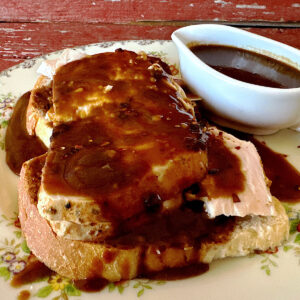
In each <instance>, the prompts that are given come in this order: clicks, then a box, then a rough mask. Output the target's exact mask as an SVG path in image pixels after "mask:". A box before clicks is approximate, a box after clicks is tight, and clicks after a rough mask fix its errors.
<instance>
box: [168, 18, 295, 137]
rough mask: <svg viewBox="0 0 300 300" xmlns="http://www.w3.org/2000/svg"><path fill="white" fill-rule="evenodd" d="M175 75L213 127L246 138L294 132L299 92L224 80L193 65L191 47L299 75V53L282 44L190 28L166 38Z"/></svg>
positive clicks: (236, 32) (226, 29)
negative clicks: (268, 62)
mask: <svg viewBox="0 0 300 300" xmlns="http://www.w3.org/2000/svg"><path fill="white" fill-rule="evenodd" d="M172 40H173V42H174V43H175V45H176V46H177V50H178V55H179V60H180V71H181V75H182V78H183V80H184V81H185V82H186V84H187V85H188V86H189V88H190V89H191V90H192V91H193V92H194V93H196V94H198V95H199V96H200V97H201V98H202V99H203V106H204V108H205V109H207V110H208V112H209V115H210V118H211V119H212V120H213V121H215V122H216V123H218V124H220V125H223V126H227V127H231V128H234V129H237V130H240V131H244V132H248V133H252V134H272V133H274V132H276V131H278V130H280V129H283V128H292V129H294V130H297V131H300V87H297V88H271V87H265V86H260V85H255V84H250V83H246V82H243V81H240V80H237V79H233V78H231V77H229V76H226V75H224V74H222V73H220V72H218V71H216V70H215V69H213V68H211V67H210V66H209V65H207V64H206V63H204V62H203V61H202V60H201V59H199V58H198V57H197V56H196V55H195V54H194V53H193V52H192V51H191V50H190V48H189V47H190V46H192V45H201V44H204V45H225V46H231V47H236V48H242V49H245V50H249V51H252V52H256V53H258V54H262V55H265V56H268V57H271V58H273V59H276V60H279V61H281V62H283V63H285V64H287V65H289V66H292V67H294V68H295V69H297V70H300V51H299V50H297V49H295V48H292V47H290V46H287V45H285V44H282V43H279V42H276V41H273V40H271V39H268V38H265V37H262V36H259V35H257V34H253V33H250V32H247V31H244V30H241V29H237V28H233V27H230V26H225V25H212V24H204V25H193V26H188V27H183V28H180V29H178V30H176V31H175V32H173V34H172Z"/></svg>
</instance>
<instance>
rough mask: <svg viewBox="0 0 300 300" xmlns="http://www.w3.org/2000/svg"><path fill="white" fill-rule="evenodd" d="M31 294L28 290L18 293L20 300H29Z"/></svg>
mask: <svg viewBox="0 0 300 300" xmlns="http://www.w3.org/2000/svg"><path fill="white" fill-rule="evenodd" d="M30 296H31V294H30V292H29V291H28V290H23V291H21V292H20V293H19V295H18V298H17V299H18V300H28V299H29V298H30Z"/></svg>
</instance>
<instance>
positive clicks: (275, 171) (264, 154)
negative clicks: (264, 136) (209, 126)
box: [224, 128, 300, 203]
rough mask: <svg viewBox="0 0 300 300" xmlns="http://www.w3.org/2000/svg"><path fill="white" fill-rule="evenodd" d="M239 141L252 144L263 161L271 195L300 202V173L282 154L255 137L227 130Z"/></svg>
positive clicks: (284, 200)
mask: <svg viewBox="0 0 300 300" xmlns="http://www.w3.org/2000/svg"><path fill="white" fill-rule="evenodd" d="M224 130H225V131H227V132H229V133H231V134H233V135H234V136H236V137H237V138H239V139H242V140H246V141H250V142H252V143H253V144H254V145H255V147H256V149H257V151H258V153H259V155H260V157H261V160H262V164H263V167H264V171H265V173H266V176H267V177H268V178H269V179H270V180H271V181H272V184H271V194H272V195H274V196H275V197H276V198H278V199H279V200H280V201H283V202H290V203H296V202H300V172H299V171H298V170H297V169H296V168H295V167H294V166H292V165H291V164H290V163H289V162H288V160H287V159H286V155H285V154H281V153H278V152H275V151H273V150H272V149H270V148H269V147H268V146H267V145H266V144H265V143H264V142H261V141H259V140H257V139H256V138H255V137H254V136H253V135H251V134H246V133H242V132H239V131H236V130H233V129H228V128H225V129H224Z"/></svg>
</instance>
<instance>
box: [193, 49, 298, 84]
mask: <svg viewBox="0 0 300 300" xmlns="http://www.w3.org/2000/svg"><path fill="white" fill-rule="evenodd" d="M190 49H191V51H192V52H193V53H194V54H195V55H196V56H197V57H199V58H200V59H201V60H202V61H203V62H205V63H206V64H207V65H209V66H210V67H212V68H213V69H215V70H217V71H219V72H221V73H222V74H224V75H227V76H229V77H231V78H234V79H237V80H240V81H243V82H247V83H252V84H256V85H261V86H266V87H273V88H297V87H300V71H299V70H298V69H296V68H294V67H291V66H289V65H287V64H285V63H283V62H281V61H279V60H276V59H274V58H271V57H269V56H266V55H262V54H258V53H255V52H252V51H249V50H245V49H240V48H235V47H230V46H224V45H196V46H192V47H191V48H190Z"/></svg>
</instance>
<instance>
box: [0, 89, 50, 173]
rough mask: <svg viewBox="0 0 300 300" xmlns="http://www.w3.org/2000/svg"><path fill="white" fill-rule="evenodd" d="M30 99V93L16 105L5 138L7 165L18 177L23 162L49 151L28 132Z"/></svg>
mask: <svg viewBox="0 0 300 300" xmlns="http://www.w3.org/2000/svg"><path fill="white" fill-rule="evenodd" d="M29 97H30V92H28V93H26V94H24V95H23V96H22V97H21V98H20V99H19V100H18V102H17V103H16V105H15V107H14V111H13V114H12V116H11V118H10V120H9V123H8V127H7V131H6V137H5V151H6V163H7V165H8V166H9V167H10V169H11V170H12V171H13V172H14V173H15V174H17V175H19V173H20V170H21V167H22V164H23V162H25V161H27V160H29V159H31V158H33V157H36V156H39V155H41V154H43V153H45V152H46V151H47V149H46V148H45V146H44V145H43V144H42V142H41V141H40V140H39V139H38V138H37V137H35V136H30V135H29V134H28V133H27V130H26V109H27V105H28V101H29Z"/></svg>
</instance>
